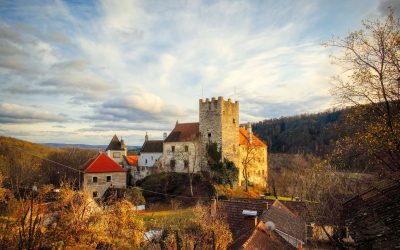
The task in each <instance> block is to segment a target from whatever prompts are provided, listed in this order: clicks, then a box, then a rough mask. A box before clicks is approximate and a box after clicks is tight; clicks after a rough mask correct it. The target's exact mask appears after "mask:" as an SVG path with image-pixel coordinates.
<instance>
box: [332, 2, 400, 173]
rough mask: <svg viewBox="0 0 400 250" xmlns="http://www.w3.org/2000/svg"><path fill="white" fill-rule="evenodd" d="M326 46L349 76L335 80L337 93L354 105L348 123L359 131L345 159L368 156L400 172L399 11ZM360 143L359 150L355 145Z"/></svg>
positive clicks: (345, 144) (345, 143)
mask: <svg viewBox="0 0 400 250" xmlns="http://www.w3.org/2000/svg"><path fill="white" fill-rule="evenodd" d="M326 46H330V47H334V48H339V49H340V50H341V52H342V54H339V55H337V56H334V57H333V58H334V61H335V62H336V63H337V64H339V65H340V66H341V67H342V68H343V69H344V72H343V74H341V75H340V76H336V77H335V78H334V80H335V82H336V87H335V88H334V89H333V90H332V92H333V94H334V95H335V96H337V97H338V98H339V100H340V101H341V103H343V104H344V105H353V106H355V107H354V109H353V110H354V112H351V113H350V114H349V115H348V117H347V121H348V124H349V125H350V126H352V128H353V129H354V130H355V133H354V134H352V135H351V136H349V137H347V138H344V139H343V140H342V141H340V143H339V148H338V149H337V150H338V151H339V155H340V154H342V153H343V152H341V151H345V150H347V151H349V150H354V151H355V152H356V153H361V154H368V155H369V156H370V157H371V159H374V160H376V161H377V162H379V163H380V164H381V165H382V166H385V167H386V168H387V169H389V170H392V171H395V170H400V22H399V20H398V19H397V18H395V17H394V15H393V11H392V10H391V9H389V13H388V15H387V17H386V18H385V19H384V20H366V21H363V29H362V30H359V31H354V32H351V33H350V34H349V35H348V36H347V37H345V38H343V39H334V40H333V41H331V42H328V43H326ZM354 145H357V146H356V147H351V146H354Z"/></svg>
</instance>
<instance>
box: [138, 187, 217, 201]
mask: <svg viewBox="0 0 400 250" xmlns="http://www.w3.org/2000/svg"><path fill="white" fill-rule="evenodd" d="M132 188H136V189H139V190H142V191H145V192H149V193H154V194H161V195H165V196H170V197H179V198H187V199H210V197H208V196H183V195H175V194H167V193H161V192H156V191H151V190H147V189H143V188H140V187H132Z"/></svg>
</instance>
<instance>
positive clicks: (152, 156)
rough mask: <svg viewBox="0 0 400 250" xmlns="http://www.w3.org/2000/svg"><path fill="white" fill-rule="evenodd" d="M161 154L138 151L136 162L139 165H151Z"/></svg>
mask: <svg viewBox="0 0 400 250" xmlns="http://www.w3.org/2000/svg"><path fill="white" fill-rule="evenodd" d="M161 156H162V153H140V156H139V162H138V164H139V167H153V166H154V164H155V163H156V162H157V161H158V160H159V159H160V157H161ZM146 160H147V162H146Z"/></svg>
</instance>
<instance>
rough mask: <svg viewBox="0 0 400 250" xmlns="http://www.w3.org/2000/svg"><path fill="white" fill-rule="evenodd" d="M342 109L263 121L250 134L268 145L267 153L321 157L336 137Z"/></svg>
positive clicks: (341, 118) (341, 129) (343, 112)
mask: <svg viewBox="0 0 400 250" xmlns="http://www.w3.org/2000/svg"><path fill="white" fill-rule="evenodd" d="M345 112H346V110H334V111H327V112H321V113H317V114H302V115H297V116H291V117H281V118H277V119H269V120H264V121H261V122H258V123H255V124H253V131H254V133H255V134H257V135H258V136H259V137H261V139H263V140H264V141H266V142H267V143H268V150H269V152H270V153H311V154H315V155H318V156H324V155H325V154H327V153H329V152H331V150H332V148H333V146H334V144H335V142H336V141H337V140H338V139H339V138H340V136H341V134H342V131H343V128H341V126H340V125H341V123H342V121H343V118H344V114H345Z"/></svg>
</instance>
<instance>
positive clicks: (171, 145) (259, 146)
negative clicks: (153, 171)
mask: <svg viewBox="0 0 400 250" xmlns="http://www.w3.org/2000/svg"><path fill="white" fill-rule="evenodd" d="M211 143H216V144H217V148H218V149H219V150H220V153H221V158H222V159H227V160H230V161H232V162H233V163H234V164H235V166H237V167H238V168H239V180H238V184H239V185H241V184H242V183H243V180H244V176H247V177H248V180H249V181H250V182H251V183H254V184H258V185H261V186H265V185H266V183H267V176H268V163H267V162H268V161H267V160H268V159H267V145H266V144H265V143H263V142H262V141H261V140H260V139H259V138H258V137H257V136H255V135H254V134H253V133H252V129H251V125H250V124H248V125H247V126H246V127H240V125H239V102H238V101H235V102H232V100H231V99H228V100H224V98H223V97H218V99H216V98H211V100H210V99H208V98H207V99H205V100H202V99H200V100H199V122H193V123H178V122H177V123H176V125H175V128H174V129H173V130H172V131H171V133H170V134H169V135H168V136H167V138H166V139H165V140H164V143H163V155H162V157H161V159H160V161H161V162H162V167H163V169H164V170H167V171H174V172H198V171H207V170H208V164H207V153H206V152H207V150H206V147H207V145H209V144H211Z"/></svg>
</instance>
